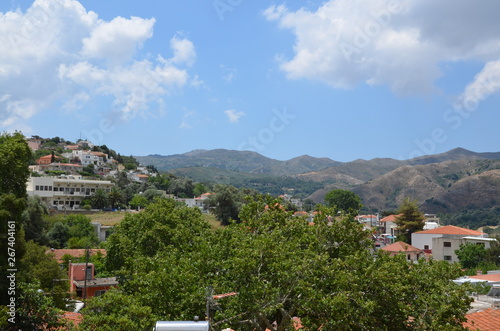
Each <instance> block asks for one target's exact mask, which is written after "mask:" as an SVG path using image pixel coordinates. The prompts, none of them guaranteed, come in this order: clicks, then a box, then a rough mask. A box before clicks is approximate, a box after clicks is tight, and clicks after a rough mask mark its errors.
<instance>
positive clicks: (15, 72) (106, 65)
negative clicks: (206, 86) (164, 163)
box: [0, 0, 201, 130]
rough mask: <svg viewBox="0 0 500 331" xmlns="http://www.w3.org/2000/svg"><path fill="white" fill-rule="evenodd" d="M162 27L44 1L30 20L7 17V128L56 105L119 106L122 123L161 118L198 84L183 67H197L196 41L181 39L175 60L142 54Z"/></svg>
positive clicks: (2, 32) (1, 57) (3, 20)
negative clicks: (167, 105) (167, 102)
mask: <svg viewBox="0 0 500 331" xmlns="http://www.w3.org/2000/svg"><path fill="white" fill-rule="evenodd" d="M154 23H155V19H154V18H139V17H131V18H123V17H116V18H114V19H111V20H110V21H105V20H103V19H100V18H99V16H98V14H97V13H95V12H92V11H87V10H86V9H85V8H84V7H83V6H82V5H81V4H80V2H78V1H76V0H36V1H35V2H34V3H33V4H32V6H31V7H30V8H29V9H27V10H26V12H21V11H20V10H17V11H10V12H5V13H1V12H0V44H2V45H5V47H3V48H2V51H1V52H0V91H2V92H1V95H0V107H1V109H2V114H0V126H2V127H3V129H7V130H8V129H9V128H12V127H14V128H15V127H16V126H17V125H20V123H24V122H25V121H26V120H29V119H30V118H31V117H33V116H34V115H35V114H37V113H39V112H41V111H44V110H46V109H50V108H53V107H54V104H55V101H60V102H58V103H57V104H59V105H63V106H62V107H65V108H69V109H68V110H75V109H84V108H85V105H86V103H87V102H96V99H99V98H102V99H111V100H112V101H111V104H109V110H108V112H112V114H108V115H109V116H113V117H115V118H119V119H121V120H127V119H130V118H133V117H135V116H149V115H151V116H155V113H158V114H161V113H162V112H163V111H164V98H166V97H168V96H171V95H172V94H175V93H177V92H178V91H179V90H180V89H182V88H183V87H185V86H187V85H188V84H189V82H190V81H192V79H191V77H190V74H189V72H188V70H187V69H186V68H182V67H180V65H185V66H189V65H192V64H193V63H194V61H195V60H196V52H195V49H194V45H193V43H192V42H191V41H189V40H188V39H187V38H183V37H181V36H179V35H178V34H176V35H174V37H173V38H172V40H171V43H170V46H171V51H172V53H173V56H172V57H171V58H168V57H166V58H164V57H162V55H161V54H158V55H157V57H156V59H154V60H146V59H144V58H140V55H138V53H137V51H138V50H139V49H140V48H141V47H142V46H143V45H144V44H145V42H146V41H147V40H148V39H150V38H152V36H153V27H154ZM196 81H198V82H199V81H201V80H200V79H199V78H197V79H196ZM91 111H92V110H91V109H87V110H86V112H91ZM80 115H82V116H83V115H84V112H83V110H82V111H81V112H80ZM90 116H92V115H90Z"/></svg>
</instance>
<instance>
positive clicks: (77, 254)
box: [45, 248, 106, 263]
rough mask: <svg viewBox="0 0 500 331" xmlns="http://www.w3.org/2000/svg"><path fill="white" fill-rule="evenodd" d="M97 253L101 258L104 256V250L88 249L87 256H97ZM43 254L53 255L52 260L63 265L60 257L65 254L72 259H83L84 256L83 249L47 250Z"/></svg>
mask: <svg viewBox="0 0 500 331" xmlns="http://www.w3.org/2000/svg"><path fill="white" fill-rule="evenodd" d="M97 252H101V253H102V255H103V256H106V250H105V249H102V248H101V249H97V248H96V249H89V254H90V256H92V255H95V254H97ZM45 253H47V254H48V253H53V254H54V258H55V259H56V260H57V262H58V263H63V262H64V261H63V260H62V257H63V256H64V255H65V254H69V255H71V256H74V257H83V256H85V249H83V248H82V249H49V250H47V251H46V252H45Z"/></svg>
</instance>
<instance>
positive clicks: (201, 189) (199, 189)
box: [193, 183, 208, 197]
mask: <svg viewBox="0 0 500 331" xmlns="http://www.w3.org/2000/svg"><path fill="white" fill-rule="evenodd" d="M207 192H208V188H207V187H206V186H205V185H203V184H202V183H196V184H195V185H194V189H193V195H194V196H195V197H199V196H200V195H202V194H203V193H207Z"/></svg>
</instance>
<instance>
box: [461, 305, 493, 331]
mask: <svg viewBox="0 0 500 331" xmlns="http://www.w3.org/2000/svg"><path fill="white" fill-rule="evenodd" d="M465 317H467V322H465V323H464V324H463V326H464V327H466V328H469V329H470V330H481V331H497V330H499V329H500V309H491V308H490V309H486V310H483V311H478V312H476V313H472V314H468V315H466V316H465Z"/></svg>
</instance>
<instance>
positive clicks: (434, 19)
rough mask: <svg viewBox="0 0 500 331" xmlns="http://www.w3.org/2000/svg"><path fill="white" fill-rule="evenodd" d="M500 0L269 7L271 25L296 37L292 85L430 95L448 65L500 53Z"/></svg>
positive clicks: (379, 0)
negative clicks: (305, 82) (384, 89)
mask: <svg viewBox="0 0 500 331" xmlns="http://www.w3.org/2000/svg"><path fill="white" fill-rule="evenodd" d="M499 11H500V2H498V1H484V2H481V4H480V5H479V4H477V3H475V2H471V1H467V0H443V1H432V0H401V1H400V0H373V1H368V2H367V1H363V0H330V1H327V2H325V3H323V4H322V5H321V6H320V7H319V8H317V9H316V10H307V9H299V10H296V11H292V10H290V9H288V8H287V7H285V6H283V5H281V6H271V7H269V8H268V9H266V10H265V11H264V16H265V17H266V18H267V19H268V20H270V21H276V22H277V23H278V25H279V27H281V28H283V29H289V30H291V31H292V32H293V33H294V35H295V44H294V47H293V53H294V55H293V57H292V58H290V59H285V60H283V56H280V58H281V59H282V62H281V64H280V66H281V69H282V70H283V71H284V72H285V73H286V75H287V77H289V78H290V79H303V78H305V79H311V80H317V81H323V82H325V83H327V84H329V85H331V86H333V87H335V88H350V87H353V86H356V85H357V84H359V83H361V82H365V83H367V84H372V85H388V86H390V88H391V89H392V90H393V91H394V92H396V93H400V94H408V93H428V92H430V91H432V90H433V89H434V85H433V83H434V82H435V80H436V79H437V78H439V77H440V75H441V71H440V68H439V65H440V64H441V63H443V62H447V61H459V60H465V61H467V60H474V61H477V60H479V61H493V60H496V59H497V58H498V52H499V51H500V25H499V24H498V23H497V22H498V20H497V17H496V15H495V13H498V12H499Z"/></svg>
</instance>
